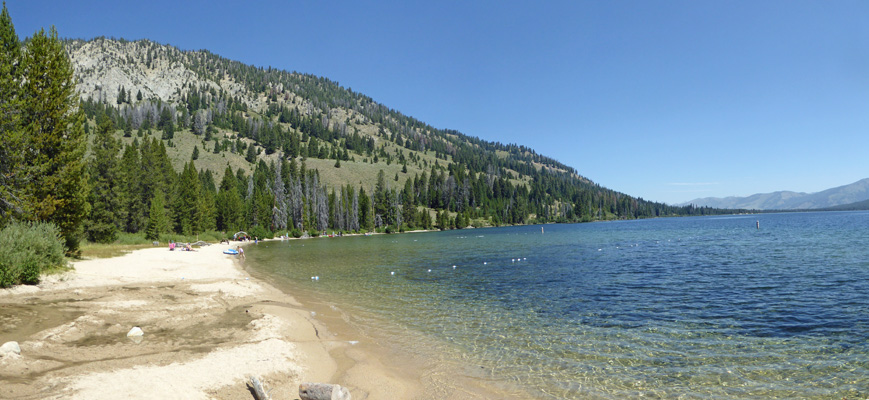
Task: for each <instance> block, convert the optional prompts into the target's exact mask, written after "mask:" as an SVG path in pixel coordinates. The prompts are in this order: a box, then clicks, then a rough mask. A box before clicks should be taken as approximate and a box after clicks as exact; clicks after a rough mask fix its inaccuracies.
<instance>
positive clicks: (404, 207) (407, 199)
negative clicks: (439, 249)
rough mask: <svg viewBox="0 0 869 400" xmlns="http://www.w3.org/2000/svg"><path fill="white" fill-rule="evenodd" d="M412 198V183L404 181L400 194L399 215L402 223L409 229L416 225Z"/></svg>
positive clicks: (414, 206) (415, 213)
mask: <svg viewBox="0 0 869 400" xmlns="http://www.w3.org/2000/svg"><path fill="white" fill-rule="evenodd" d="M413 197H414V196H413V183H412V182H411V180H410V179H408V180H406V181H404V190H403V191H402V192H401V200H402V203H401V214H402V219H403V220H404V223H406V224H407V226H409V227H411V228H414V227H416V225H417V223H416V217H417V212H416V205H415V204H414V201H413V200H414V199H413Z"/></svg>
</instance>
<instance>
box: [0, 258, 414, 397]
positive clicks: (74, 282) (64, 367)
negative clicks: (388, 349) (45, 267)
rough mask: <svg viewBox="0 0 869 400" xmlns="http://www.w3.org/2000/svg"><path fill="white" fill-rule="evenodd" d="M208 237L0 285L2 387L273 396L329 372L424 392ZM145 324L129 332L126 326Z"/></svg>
mask: <svg viewBox="0 0 869 400" xmlns="http://www.w3.org/2000/svg"><path fill="white" fill-rule="evenodd" d="M234 247H235V245H232V246H229V245H225V244H224V245H216V244H215V245H211V246H206V247H203V248H199V249H197V251H194V252H186V251H169V250H168V249H167V248H166V247H159V248H151V249H144V250H137V251H134V252H132V253H130V254H127V255H124V256H121V257H115V258H108V259H96V260H85V261H79V262H75V263H74V264H73V266H74V271H70V272H67V273H63V274H60V275H52V276H47V277H44V278H43V281H42V282H41V283H40V284H39V285H37V286H18V287H14V288H10V289H3V290H0V343H4V342H7V341H17V342H18V343H19V345H20V348H21V354H20V355H16V354H10V355H6V356H0V381H2V382H3V384H2V385H0V398H14V399H61V398H63V399H116V398H129V399H155V398H160V399H251V398H253V396H252V395H251V393H250V392H249V391H248V389H247V387H246V383H245V382H246V381H247V378H248V377H250V376H255V377H258V378H260V379H262V380H263V381H264V382H265V386H266V388H267V390H271V395H272V398H275V399H296V398H298V386H299V384H300V383H301V382H328V383H337V384H341V385H342V386H345V387H347V388H348V389H350V392H351V394H352V395H353V398H354V399H366V398H369V399H388V398H393V399H411V398H424V397H426V396H425V394H424V393H423V389H422V387H421V385H420V384H419V383H418V380H417V379H416V378H415V377H414V376H413V375H412V374H410V375H403V374H402V373H401V371H400V369H398V368H395V367H390V366H385V365H383V363H382V362H381V361H380V360H379V359H378V357H376V356H375V355H373V354H372V353H371V352H372V351H376V350H366V349H365V346H364V344H363V345H361V346H360V345H359V344H358V343H355V342H353V341H350V340H340V339H338V338H337V335H336V334H334V333H332V332H330V331H329V330H328V329H327V328H326V327H324V326H322V325H321V324H320V323H319V322H318V321H317V320H315V318H313V316H312V311H311V310H307V309H304V308H303V307H302V306H301V305H300V304H299V303H298V302H297V301H296V300H295V299H294V298H293V297H291V296H290V295H288V294H285V293H283V292H281V291H279V290H277V289H275V288H274V287H272V286H270V285H268V284H267V283H265V282H263V281H261V280H257V279H254V278H253V277H251V276H250V275H248V274H247V273H246V272H245V271H244V270H243V268H242V266H241V265H240V263H239V261H238V260H236V257H235V256H230V255H225V254H223V250H225V249H227V248H234ZM137 326H138V327H140V328H141V329H142V330H143V331H144V335H143V336H142V337H140V338H130V337H127V333H128V332H129V331H130V329H132V328H133V327H137Z"/></svg>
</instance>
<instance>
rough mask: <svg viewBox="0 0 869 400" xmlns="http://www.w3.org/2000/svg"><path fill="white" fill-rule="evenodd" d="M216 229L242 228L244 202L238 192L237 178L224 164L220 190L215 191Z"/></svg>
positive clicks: (231, 230) (232, 229)
mask: <svg viewBox="0 0 869 400" xmlns="http://www.w3.org/2000/svg"><path fill="white" fill-rule="evenodd" d="M216 202H217V230H219V231H227V232H235V231H238V230H241V229H242V218H243V216H244V202H242V200H241V196H240V195H239V192H238V180H237V179H236V177H235V175H234V174H233V173H232V168H230V167H229V165H227V166H226V171H225V172H224V173H223V180H222V181H221V182H220V191H218V192H217V201H216Z"/></svg>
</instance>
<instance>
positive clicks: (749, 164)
mask: <svg viewBox="0 0 869 400" xmlns="http://www.w3.org/2000/svg"><path fill="white" fill-rule="evenodd" d="M7 6H8V8H9V11H10V14H11V16H12V21H13V23H14V24H15V27H16V30H17V32H18V34H19V36H20V37H21V38H24V37H27V36H31V35H32V34H33V32H34V31H36V30H37V29H38V28H40V27H46V28H47V27H49V26H51V25H55V26H56V27H57V30H58V32H59V34H60V36H62V37H69V38H83V39H88V38H92V37H95V36H107V37H117V38H121V37H123V38H125V39H131V40H133V39H141V38H147V39H151V40H154V41H157V42H160V43H165V44H171V45H174V46H177V47H179V48H181V49H194V50H195V49H208V50H210V51H211V52H213V53H216V54H219V55H221V56H224V57H227V58H230V59H234V60H239V61H242V62H244V63H247V64H254V65H258V66H272V67H275V68H280V69H286V70H290V71H299V72H305V73H311V74H315V75H320V76H325V77H327V78H329V79H332V80H334V81H338V82H339V83H340V84H341V85H342V86H345V87H351V88H352V89H353V90H355V91H358V92H361V93H364V94H366V95H368V96H371V97H372V98H373V99H374V100H375V101H378V102H380V103H382V104H385V105H386V106H388V107H391V108H393V109H396V110H398V111H400V112H402V113H404V114H406V115H410V116H413V117H416V118H417V119H420V120H422V121H424V122H426V123H428V124H430V125H432V126H434V127H438V128H449V129H456V130H458V131H461V132H463V133H465V134H468V135H471V136H477V137H480V138H482V139H485V140H490V141H499V142H502V143H517V144H520V145H525V146H528V147H531V148H533V149H535V150H537V152H538V153H540V154H543V155H547V156H550V157H553V158H555V159H557V160H559V161H561V162H563V163H565V164H567V165H570V166H573V167H575V168H576V169H577V171H579V173H580V174H582V175H583V176H586V177H588V178H590V179H592V180H593V181H595V182H597V183H599V184H601V185H603V186H606V187H609V188H611V189H615V190H618V191H621V192H625V193H627V194H630V195H633V196H639V197H643V198H645V199H648V200H655V201H663V202H667V203H678V202H682V201H687V200H691V199H694V198H698V197H707V196H716V197H724V196H730V195H740V196H742V195H750V194H753V193H759V192H772V191H776V190H794V191H802V192H817V191H820V190H824V189H827V188H831V187H835V186H840V185H844V184H848V183H852V182H855V181H857V180H860V179H862V178H867V177H869V129H867V128H869V2H867V1H838V0H837V1H790V0H789V1H668V0H662V1H641V0H634V1H543V2H540V1H527V2H525V1H492V2H484V1H470V2H468V1H419V2H410V1H390V2H351V1H310V0H303V1H251V2H219V1H218V2H211V1H207V2H206V1H183V0H181V1H179V0H176V1H136V2H120V1H117V2H116V1H34V0H27V1H21V0H11V1H7Z"/></svg>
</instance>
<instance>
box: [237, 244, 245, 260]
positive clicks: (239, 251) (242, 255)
mask: <svg viewBox="0 0 869 400" xmlns="http://www.w3.org/2000/svg"><path fill="white" fill-rule="evenodd" d="M236 249H237V250H238V258H244V249H242V248H241V246H238V247H236Z"/></svg>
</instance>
